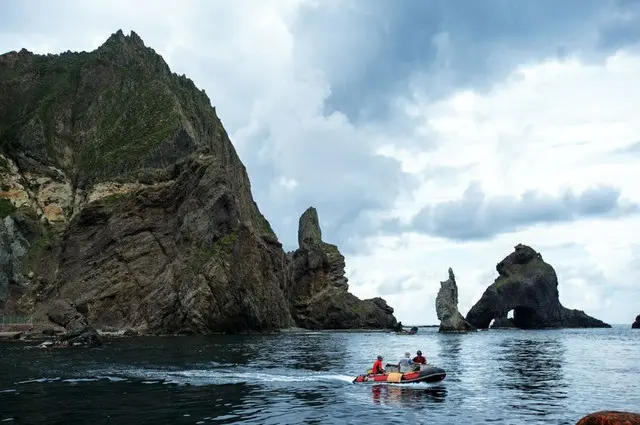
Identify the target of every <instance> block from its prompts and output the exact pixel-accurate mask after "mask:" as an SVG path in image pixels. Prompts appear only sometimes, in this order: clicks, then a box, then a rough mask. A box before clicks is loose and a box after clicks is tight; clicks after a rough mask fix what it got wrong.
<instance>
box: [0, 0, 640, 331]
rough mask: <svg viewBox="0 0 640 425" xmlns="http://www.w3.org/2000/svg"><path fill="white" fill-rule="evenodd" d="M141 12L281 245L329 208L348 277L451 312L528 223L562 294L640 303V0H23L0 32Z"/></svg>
mask: <svg viewBox="0 0 640 425" xmlns="http://www.w3.org/2000/svg"><path fill="white" fill-rule="evenodd" d="M118 29H122V30H123V31H124V32H125V34H128V33H129V32H130V31H132V30H133V31H135V32H136V33H137V34H138V35H140V37H142V39H143V40H144V42H145V44H146V45H147V46H150V47H152V48H153V49H154V50H155V51H156V52H158V53H159V54H161V55H162V56H163V57H164V59H165V60H166V62H167V63H168V64H169V66H170V68H171V70H172V71H173V72H176V73H178V74H186V75H187V76H188V77H190V78H191V79H192V80H193V81H194V82H195V84H196V85H197V86H198V87H199V88H201V89H204V90H205V91H206V93H207V94H208V96H209V97H210V99H211V102H212V104H213V105H214V106H215V107H216V110H217V112H218V115H219V116H220V118H221V120H222V122H223V124H224V126H225V128H226V130H227V132H228V133H229V135H230V138H231V140H232V142H233V144H234V146H235V147H236V149H237V151H238V154H239V155H240V158H241V159H242V161H243V162H244V164H245V165H246V167H247V170H248V173H249V177H250V180H251V184H252V191H253V196H254V198H255V199H256V202H257V204H258V206H259V208H260V210H261V211H262V213H263V214H264V215H265V216H266V217H267V219H268V220H269V222H270V223H271V225H272V227H273V229H274V230H275V231H276V233H277V235H278V237H279V239H280V240H281V241H282V243H283V244H284V247H285V249H286V250H294V249H295V248H297V226H298V219H299V216H300V215H301V214H302V213H303V212H304V210H305V209H306V208H307V207H309V206H314V207H316V208H317V209H318V213H319V217H320V223H321V226H322V231H323V239H324V240H325V241H327V242H330V243H335V244H337V245H338V246H339V248H340V250H341V251H342V253H343V254H344V255H345V257H346V264H347V276H348V278H349V285H350V291H351V292H352V293H354V294H355V295H357V296H358V297H361V298H369V297H373V296H382V297H383V298H385V299H386V300H387V302H388V303H389V304H390V305H391V306H392V307H393V308H394V309H395V315H396V317H397V318H398V320H401V321H402V322H403V323H404V324H437V323H439V322H438V320H437V317H436V312H435V297H436V294H437V292H438V289H439V288H440V284H439V282H440V281H444V280H446V279H447V277H448V276H447V269H448V268H449V267H451V268H452V269H453V271H454V273H455V275H456V280H457V284H458V290H459V309H460V311H461V313H462V314H463V315H466V313H467V312H468V311H469V309H470V308H471V307H472V306H473V304H474V303H475V302H477V301H478V300H479V299H480V297H481V295H482V293H483V292H484V290H485V289H486V288H487V287H488V286H489V285H490V284H491V283H492V282H493V281H494V279H495V278H496V277H497V272H496V264H497V263H498V262H499V261H501V260H502V259H503V258H504V257H505V256H507V255H508V254H509V253H511V252H512V251H513V248H514V246H515V245H517V244H518V243H523V244H526V245H529V246H531V247H533V248H534V249H536V250H537V251H538V252H540V253H541V254H542V257H543V259H544V260H545V261H547V262H548V263H550V264H551V265H552V266H553V267H554V268H555V270H556V273H557V275H558V280H559V287H558V288H559V294H560V301H561V302H562V304H563V305H564V306H565V307H568V308H577V309H581V310H584V311H585V312H586V313H587V314H589V315H592V316H594V317H596V318H599V319H601V320H604V321H606V322H608V323H612V324H628V325H630V324H631V323H632V322H633V320H634V318H635V316H636V315H637V314H640V301H639V300H640V215H639V214H638V212H640V208H639V204H640V187H639V185H638V184H637V182H638V181H639V180H640V168H639V167H638V164H639V162H638V160H639V159H640V120H639V119H637V113H638V112H637V111H638V110H640V78H638V76H639V75H640V2H639V1H624V0H564V1H562V2H557V1H552V0H539V1H536V2H524V1H520V0H487V1H484V2H471V1H466V0H465V1H462V0H460V1H458V0H442V1H436V0H433V1H432V0H401V1H394V2H390V1H383V0H339V1H338V0H322V1H320V0H270V1H268V2H266V1H262V0H247V1H243V2H228V1H223V0H211V1H199V0H193V1H190V2H184V3H178V2H177V1H175V2H170V1H164V0H154V1H136V2H128V1H127V2H125V1H121V0H115V1H113V0H111V1H106V0H94V1H91V2H84V1H80V0H78V1H57V2H55V3H54V2H48V1H45V0H41V1H36V0H25V1H22V2H11V3H6V4H4V5H3V13H2V14H1V15H0V51H1V52H6V51H10V50H19V49H21V48H23V47H24V48H26V49H28V50H30V51H33V52H36V53H59V52H63V51H67V50H71V51H80V50H85V51H90V50H93V49H95V48H97V47H98V46H99V45H100V44H102V43H103V42H104V41H105V40H106V39H107V38H108V37H109V35H110V34H112V33H114V32H116V31H117V30H118Z"/></svg>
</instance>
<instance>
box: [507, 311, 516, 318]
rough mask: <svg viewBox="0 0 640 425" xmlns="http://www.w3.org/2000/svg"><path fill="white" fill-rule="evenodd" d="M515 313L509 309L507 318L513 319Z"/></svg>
mask: <svg viewBox="0 0 640 425" xmlns="http://www.w3.org/2000/svg"><path fill="white" fill-rule="evenodd" d="M514 310H515V309H514ZM513 314H514V313H513V310H509V312H508V313H507V319H513Z"/></svg>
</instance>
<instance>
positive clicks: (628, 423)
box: [576, 410, 640, 425]
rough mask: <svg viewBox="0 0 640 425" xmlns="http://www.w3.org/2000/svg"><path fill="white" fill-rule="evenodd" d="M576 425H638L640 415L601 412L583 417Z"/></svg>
mask: <svg viewBox="0 0 640 425" xmlns="http://www.w3.org/2000/svg"><path fill="white" fill-rule="evenodd" d="M576 425H640V413H630V412H620V411H615V410H603V411H600V412H595V413H591V414H590V415H587V416H585V417H583V418H582V419H580V420H579V421H578V422H577V423H576Z"/></svg>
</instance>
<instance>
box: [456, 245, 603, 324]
mask: <svg viewBox="0 0 640 425" xmlns="http://www.w3.org/2000/svg"><path fill="white" fill-rule="evenodd" d="M496 269H497V271H498V274H499V276H498V278H497V279H496V280H495V282H494V283H493V284H492V285H491V286H489V287H488V288H487V289H486V291H485V292H484V294H483V295H482V297H481V299H480V301H478V302H477V303H476V304H475V305H474V306H473V307H472V308H471V310H470V311H469V313H468V314H467V317H466V319H467V321H468V322H469V323H471V324H472V325H473V326H475V327H477V328H488V327H489V324H490V323H491V321H492V320H493V319H496V321H497V322H498V323H504V322H505V321H511V322H512V323H513V325H514V326H516V327H518V328H522V329H542V328H591V327H611V325H609V324H607V323H604V322H602V321H601V320H598V319H594V318H593V317H590V316H588V315H587V314H586V313H584V312H583V311H581V310H570V309H567V308H565V307H563V306H562V305H561V304H560V299H559V295H558V278H557V276H556V272H555V270H554V269H553V267H552V266H551V265H549V264H547V263H545V262H544V260H543V259H542V256H541V255H540V254H539V253H538V252H536V251H535V250H534V249H533V248H531V247H528V246H526V245H522V244H519V245H517V246H516V247H515V250H514V252H512V253H511V254H509V255H508V256H507V257H506V258H505V259H504V260H502V261H501V262H499V263H498V264H497V266H496ZM511 310H513V319H508V318H507V315H508V313H509V311H511Z"/></svg>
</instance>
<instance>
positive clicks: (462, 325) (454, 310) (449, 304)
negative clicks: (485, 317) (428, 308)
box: [436, 268, 475, 332]
mask: <svg viewBox="0 0 640 425" xmlns="http://www.w3.org/2000/svg"><path fill="white" fill-rule="evenodd" d="M436 314H437V315H438V320H440V328H439V330H438V331H439V332H466V331H471V330H474V329H475V328H474V327H473V326H472V325H471V324H470V323H469V322H467V321H466V320H465V319H464V317H462V314H460V312H459V311H458V285H457V284H456V277H455V275H454V274H453V270H452V269H451V268H449V279H447V280H445V281H444V282H440V290H439V291H438V295H437V296H436Z"/></svg>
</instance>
